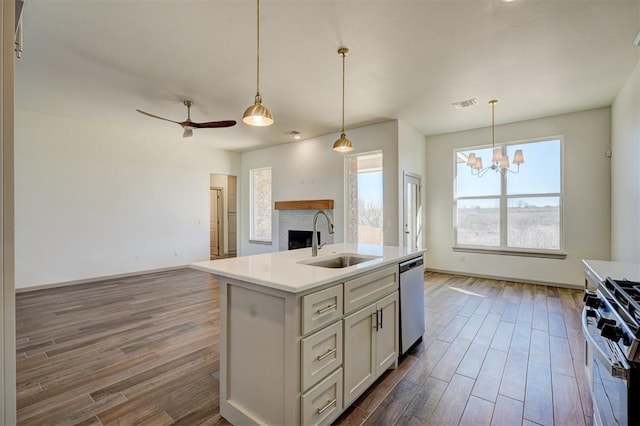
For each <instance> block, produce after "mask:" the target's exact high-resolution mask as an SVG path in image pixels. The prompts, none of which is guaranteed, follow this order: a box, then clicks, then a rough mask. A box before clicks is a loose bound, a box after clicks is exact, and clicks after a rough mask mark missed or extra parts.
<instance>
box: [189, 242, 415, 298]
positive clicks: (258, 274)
mask: <svg viewBox="0 0 640 426" xmlns="http://www.w3.org/2000/svg"><path fill="white" fill-rule="evenodd" d="M424 252H425V250H422V249H421V250H410V249H408V248H405V247H394V246H374V245H368V244H331V245H326V246H324V247H323V248H322V249H321V250H318V257H311V248H303V249H297V250H288V251H278V252H273V253H264V254H257V255H253V256H241V257H232V258H228V259H219V260H209V261H205V262H197V263H192V264H191V265H190V266H191V267H192V268H194V269H198V270H200V271H205V272H211V273H212V274H215V275H220V276H223V277H229V278H235V279H238V280H242V281H247V282H251V283H255V284H260V285H264V286H266V287H271V288H275V289H279V290H284V291H288V292H291V293H298V292H301V291H305V290H309V289H312V288H314V287H316V286H320V285H323V284H328V283H331V282H335V281H340V280H344V279H347V278H349V277H350V276H353V275H356V274H360V273H362V272H366V271H368V270H372V269H376V268H379V267H381V266H385V265H391V264H393V263H398V262H402V261H404V260H408V259H412V258H415V257H419V256H422V255H423V253H424ZM339 253H355V254H361V255H371V256H380V258H378V259H374V260H371V261H367V262H364V263H360V264H357V265H353V266H349V267H346V268H335V269H334V268H322V267H318V266H311V265H305V264H303V263H298V262H300V261H303V262H304V261H311V260H319V259H322V258H330V257H333V256H336V255H337V254H339Z"/></svg>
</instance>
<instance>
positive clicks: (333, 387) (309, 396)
mask: <svg viewBox="0 0 640 426" xmlns="http://www.w3.org/2000/svg"><path fill="white" fill-rule="evenodd" d="M300 404H301V405H302V407H301V408H302V409H301V411H302V413H301V416H300V418H301V420H302V424H303V425H328V424H331V422H332V421H333V420H335V419H336V417H338V415H340V413H341V412H342V368H339V369H338V370H337V371H336V372H334V373H333V374H332V375H330V376H329V377H327V378H326V379H324V380H323V381H322V382H320V383H318V385H317V386H316V387H314V388H313V389H311V390H310V391H309V392H307V393H305V394H303V395H302V398H301V402H300Z"/></svg>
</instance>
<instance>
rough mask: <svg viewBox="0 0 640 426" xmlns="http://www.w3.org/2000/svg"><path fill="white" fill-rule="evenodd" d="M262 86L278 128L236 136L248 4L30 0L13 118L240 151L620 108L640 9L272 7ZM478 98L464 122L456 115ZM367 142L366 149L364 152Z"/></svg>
mask: <svg viewBox="0 0 640 426" xmlns="http://www.w3.org/2000/svg"><path fill="white" fill-rule="evenodd" d="M260 5H261V78H260V91H261V93H262V96H263V101H264V105H266V106H267V107H268V108H269V109H270V110H271V112H272V113H273V116H274V119H275V124H274V125H273V126H271V127H268V128H252V127H249V126H246V125H244V124H242V123H241V116H242V113H243V111H244V109H245V108H246V107H248V106H249V105H250V104H252V103H253V97H254V95H255V77H256V52H255V49H256V45H255V43H256V39H255V34H256V32H255V19H256V17H255V8H256V3H255V1H253V0H207V1H204V0H202V1H189V0H26V3H25V9H24V25H25V31H24V45H25V46H24V57H23V58H22V59H20V60H18V61H17V62H16V106H17V107H18V108H22V109H27V110H34V111H40V112H45V113H50V114H55V115H59V116H64V117H72V118H75V119H78V120H81V121H84V122H87V123H95V124H96V125H106V126H117V127H123V128H126V129H132V130H135V131H136V132H138V131H144V132H146V133H147V134H148V135H150V136H151V137H158V138H163V139H164V138H167V137H171V138H173V137H175V140H176V141H182V137H181V135H182V129H180V128H179V127H178V126H177V125H174V124H171V123H167V122H163V121H159V120H154V119H152V118H149V117H145V116H143V115H141V114H138V113H137V112H135V109H136V108H139V109H142V110H144V111H148V112H150V113H152V114H156V115H161V116H163V117H167V118H171V119H174V120H178V121H181V120H183V119H184V118H186V109H185V107H184V106H183V105H182V102H181V101H182V100H183V99H191V100H193V101H195V106H194V108H193V109H192V119H193V120H194V121H214V120H231V119H233V120H237V121H238V125H237V126H235V127H232V128H227V129H199V130H198V129H196V131H195V132H194V137H193V138H191V139H187V140H185V141H188V142H189V143H198V144H207V145H211V146H214V147H218V148H221V149H227V150H235V151H245V150H249V149H255V148H258V147H261V146H264V145H267V144H277V143H283V142H290V141H292V138H291V136H290V135H287V134H286V133H287V132H289V131H291V130H297V131H300V132H301V133H302V136H303V139H304V138H310V137H315V136H319V135H323V134H328V133H334V132H338V131H339V130H340V114H341V111H340V108H341V107H340V105H341V78H342V74H341V73H342V65H341V58H340V57H339V56H338V54H337V53H336V52H337V49H338V48H339V47H341V46H346V47H348V48H349V49H350V50H351V53H350V55H349V56H348V57H347V59H346V69H347V73H346V112H345V121H346V128H347V135H348V129H349V128H354V127H358V126H361V125H365V124H367V123H373V122H380V121H385V120H388V119H399V120H402V121H404V122H406V123H407V124H409V125H410V126H411V127H413V128H415V129H416V130H418V131H419V132H421V133H423V134H426V135H429V134H437V133H444V132H451V131H457V130H463V129H470V128H477V127H485V126H488V125H489V124H490V117H491V116H490V109H489V107H488V106H487V102H488V101H489V100H490V99H492V98H496V99H498V100H499V103H498V104H497V105H496V122H497V123H498V124H500V123H506V122H513V121H519V120H524V119H530V118H536V117H541V116H548V115H555V114H561V113H566V112H573V111H579V110H585V109H590V108H596V107H602V106H608V105H611V103H612V101H613V100H614V98H615V95H616V93H617V92H618V90H619V89H620V87H621V86H622V84H623V83H624V81H625V80H626V78H627V77H628V76H629V74H630V73H631V71H632V70H633V67H634V66H635V65H636V64H637V63H638V61H639V60H640V47H637V46H634V45H633V40H634V38H635V37H636V34H637V33H638V31H639V30H640V0H517V1H514V2H509V3H505V2H503V1H501V0H422V1H404V0H377V1H355V0H262V1H261V3H260ZM474 97H477V98H478V100H479V104H478V105H477V106H475V107H471V108H468V109H465V110H457V109H454V108H453V107H452V106H451V103H452V102H456V101H460V100H464V99H468V98H474ZM354 144H356V145H357V141H354Z"/></svg>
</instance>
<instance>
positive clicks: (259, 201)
mask: <svg viewBox="0 0 640 426" xmlns="http://www.w3.org/2000/svg"><path fill="white" fill-rule="evenodd" d="M249 173H250V181H249V182H250V189H249V190H250V192H251V205H250V216H251V226H250V232H249V240H251V241H253V242H259V243H271V167H264V168H260V169H251V170H250V171H249Z"/></svg>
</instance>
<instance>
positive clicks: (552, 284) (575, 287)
mask: <svg viewBox="0 0 640 426" xmlns="http://www.w3.org/2000/svg"><path fill="white" fill-rule="evenodd" d="M424 269H425V271H427V272H438V273H441V274H449V275H460V276H464V277H475V278H487V279H490V280H498V281H510V282H514V283H525V284H535V285H544V286H547V287H560V288H570V289H573V290H584V284H581V285H575V284H566V283H556V282H547V281H536V280H526V279H522V278H510V277H498V276H494V275H484V274H473V273H469V272H458V271H447V270H445V269H434V268H424Z"/></svg>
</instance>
